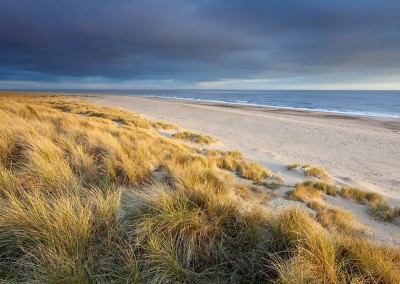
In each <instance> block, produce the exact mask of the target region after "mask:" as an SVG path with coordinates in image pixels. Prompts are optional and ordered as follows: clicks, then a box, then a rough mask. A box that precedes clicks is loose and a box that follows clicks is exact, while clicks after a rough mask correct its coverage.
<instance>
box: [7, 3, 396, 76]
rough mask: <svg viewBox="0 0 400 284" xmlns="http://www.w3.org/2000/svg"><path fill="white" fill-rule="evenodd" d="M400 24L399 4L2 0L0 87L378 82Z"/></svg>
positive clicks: (388, 65)
mask: <svg viewBox="0 0 400 284" xmlns="http://www.w3.org/2000/svg"><path fill="white" fill-rule="evenodd" d="M399 19H400V2H399V1H394V0H387V1H369V0H355V1H311V0H309V1H294V0H293V1H235V0H223V1H215V0H214V1H194V0H170V1H167V0H147V1H144V0H142V1H139V0H138V1H128V0H126V1H102V0H98V1H94V0H66V1H61V0H48V1H44V0H35V1H29V0H26V1H21V0H1V1H0V79H13V80H17V79H19V78H22V79H26V78H28V79H29V76H30V75H29V74H34V75H31V76H32V78H34V80H38V78H40V76H42V77H41V78H42V80H48V81H54V80H57V78H63V77H74V76H76V77H90V76H103V77H105V78H113V79H116V80H130V79H157V78H177V79H179V80H182V81H188V82H194V81H202V80H210V81H212V80H218V79H221V78H257V77H266V76H267V77H271V78H285V77H293V76H299V75H314V74H321V73H326V74H329V73H332V74H337V73H352V72H358V71H360V72H362V71H363V70H365V69H366V68H374V69H375V70H376V72H378V73H380V74H381V75H382V74H385V73H386V72H393V70H398V69H399V68H400V32H399V31H400V20H399ZM38 74H42V75H38Z"/></svg>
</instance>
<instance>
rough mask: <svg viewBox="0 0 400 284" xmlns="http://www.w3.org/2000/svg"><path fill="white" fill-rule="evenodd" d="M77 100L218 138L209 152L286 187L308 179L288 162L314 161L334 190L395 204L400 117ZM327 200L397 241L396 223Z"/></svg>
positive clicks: (376, 234) (399, 184)
mask: <svg viewBox="0 0 400 284" xmlns="http://www.w3.org/2000/svg"><path fill="white" fill-rule="evenodd" d="M81 98H84V99H85V100H88V101H89V102H91V103H95V104H98V105H103V106H112V107H120V108H124V109H126V110H129V111H132V112H135V113H137V114H140V115H142V116H143V117H145V118H148V119H151V120H158V121H163V122H169V123H173V124H176V125H178V126H180V127H181V128H182V129H185V130H190V131H194V132H198V133H201V134H205V135H210V136H212V137H215V138H217V139H218V140H219V141H221V143H220V144H217V145H215V146H213V147H215V148H218V149H221V150H239V151H241V152H242V153H243V154H244V155H245V157H246V158H248V159H249V160H252V161H255V162H258V163H261V164H262V165H264V166H266V167H268V168H270V169H271V170H272V171H274V172H275V173H277V174H279V175H280V176H281V177H283V179H284V181H285V183H286V184H288V185H294V184H295V183H297V182H300V181H302V180H305V177H304V175H303V173H302V172H301V170H292V171H288V170H286V168H285V165H288V164H291V163H295V162H298V163H301V164H311V165H313V166H317V167H321V168H323V169H325V170H326V171H327V172H328V173H329V174H330V175H331V176H332V181H333V182H334V183H335V184H337V185H342V186H357V187H360V188H361V189H363V190H369V191H375V192H378V193H380V194H382V195H384V196H385V197H386V198H387V199H388V201H389V203H390V204H391V205H400V120H399V119H388V118H374V117H365V116H353V115H341V114H340V115H339V114H333V113H322V112H311V111H296V110H285V109H273V108H265V107H250V106H239V105H228V104H215V103H206V102H191V101H182V100H173V99H162V98H148V97H134V96H114V95H108V96H93V97H81ZM165 134H166V135H167V134H168V133H165ZM330 200H331V201H332V204H334V205H335V206H339V207H341V208H344V209H347V210H351V211H353V212H354V213H355V214H356V216H357V218H359V219H360V220H361V221H362V223H364V224H365V225H367V226H368V227H369V228H370V229H371V230H372V235H373V236H372V237H373V238H375V239H377V240H382V239H386V240H387V241H388V242H394V243H397V244H400V229H399V228H400V226H398V225H393V224H390V223H387V222H379V221H376V220H374V219H373V218H372V217H371V216H370V215H368V214H367V212H366V210H367V209H366V206H362V205H358V204H356V203H354V202H351V201H348V200H340V199H339V200H337V199H332V198H328V199H327V201H328V202H329V201H330Z"/></svg>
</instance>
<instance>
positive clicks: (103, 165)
mask: <svg viewBox="0 0 400 284" xmlns="http://www.w3.org/2000/svg"><path fill="white" fill-rule="evenodd" d="M77 114H80V115H77ZM0 122H1V123H0V282H4V283H288V282H290V283H355V282H354V279H356V280H357V279H358V280H359V281H358V280H357V281H358V282H357V283H399V279H400V276H399V275H400V272H399V267H400V265H399V264H400V263H399V259H400V253H399V250H398V249H397V248H392V247H384V246H378V245H373V244H371V243H370V242H369V241H367V240H365V239H362V238H359V237H357V238H356V237H355V236H354V232H353V231H352V230H353V229H352V227H350V226H348V218H349V216H350V215H348V213H343V212H340V211H331V210H330V209H326V208H319V209H317V207H316V205H314V207H313V208H314V210H316V211H318V214H319V215H317V217H315V218H314V217H313V216H310V215H308V214H307V213H306V212H304V211H302V210H300V209H293V208H292V209H287V210H285V211H283V212H272V210H270V208H268V207H266V205H265V203H266V201H268V200H269V199H271V198H275V197H277V194H276V193H275V192H274V191H268V190H266V189H265V188H264V187H262V186H256V185H250V184H247V183H238V182H237V181H236V179H237V177H235V174H236V175H238V176H241V177H243V178H247V179H251V180H254V181H258V182H259V183H260V185H263V183H269V182H270V181H269V180H268V179H271V178H274V176H273V174H272V173H271V172H269V171H268V170H267V169H266V168H264V167H262V166H261V165H259V164H255V163H251V162H249V161H246V160H245V159H244V158H243V156H242V155H241V154H240V153H239V152H237V151H233V152H219V151H215V152H213V151H209V152H206V153H203V154H202V153H199V151H198V150H195V149H192V148H190V147H187V146H184V145H183V144H181V143H179V142H178V141H176V140H174V139H168V138H165V137H162V136H160V135H158V134H157V133H156V132H155V131H154V130H153V128H155V127H157V126H155V124H154V123H153V122H150V121H147V120H144V119H142V118H140V117H138V116H136V115H133V114H130V113H124V112H121V110H119V109H112V108H102V107H97V106H91V105H89V104H86V103H79V102H71V101H68V100H66V99H65V98H63V97H57V96H50V95H48V96H32V95H30V96H27V95H14V96H11V95H2V96H0ZM116 122H118V123H116ZM302 187H303V189H304V187H306V185H302ZM313 190H315V192H320V193H323V192H328V186H325V185H323V184H319V185H315V186H314V185H313ZM329 191H331V192H333V189H329ZM338 192H340V191H338ZM320 193H317V194H320ZM313 194H314V192H313ZM338 194H339V193H338ZM347 194H348V195H349V196H352V197H351V198H353V197H354V198H355V196H356V195H355V194H354V193H351V191H349V192H347ZM332 195H333V193H332ZM299 196H300V197H301V198H302V196H303V195H302V194H300V195H299ZM359 199H360V198H359ZM365 199H366V200H368V202H371V201H372V200H374V199H373V198H372V196H369V195H368V196H366V197H365ZM360 200H361V199H360ZM310 206H311V203H310ZM326 210H327V211H326ZM379 210H381V209H379ZM351 281H353V282H351Z"/></svg>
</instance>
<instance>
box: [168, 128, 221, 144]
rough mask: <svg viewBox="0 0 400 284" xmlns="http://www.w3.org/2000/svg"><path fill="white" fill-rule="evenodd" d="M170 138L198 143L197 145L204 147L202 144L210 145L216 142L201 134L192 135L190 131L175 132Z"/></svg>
mask: <svg viewBox="0 0 400 284" xmlns="http://www.w3.org/2000/svg"><path fill="white" fill-rule="evenodd" d="M172 137H174V138H178V139H183V140H188V141H190V142H194V143H198V144H202V145H204V144H205V145H210V144H213V143H216V142H218V140H217V139H215V138H212V137H210V136H206V135H201V134H197V133H193V132H190V131H182V132H177V133H174V134H172Z"/></svg>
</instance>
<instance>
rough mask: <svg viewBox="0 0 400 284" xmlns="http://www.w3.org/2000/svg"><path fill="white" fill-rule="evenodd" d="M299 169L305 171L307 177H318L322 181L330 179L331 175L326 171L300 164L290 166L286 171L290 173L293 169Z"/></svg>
mask: <svg viewBox="0 0 400 284" xmlns="http://www.w3.org/2000/svg"><path fill="white" fill-rule="evenodd" d="M297 168H302V169H304V175H305V176H307V177H316V178H318V179H322V180H327V179H330V176H329V174H328V173H326V172H325V170H324V169H321V168H317V167H313V166H310V165H308V164H305V165H301V164H299V163H294V164H290V165H287V166H286V169H287V170H288V171H290V170H292V169H297Z"/></svg>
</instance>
